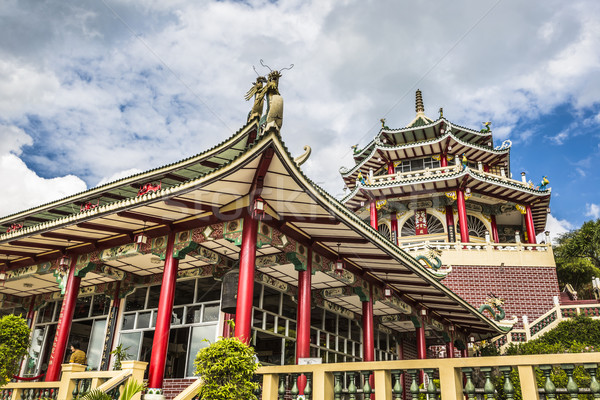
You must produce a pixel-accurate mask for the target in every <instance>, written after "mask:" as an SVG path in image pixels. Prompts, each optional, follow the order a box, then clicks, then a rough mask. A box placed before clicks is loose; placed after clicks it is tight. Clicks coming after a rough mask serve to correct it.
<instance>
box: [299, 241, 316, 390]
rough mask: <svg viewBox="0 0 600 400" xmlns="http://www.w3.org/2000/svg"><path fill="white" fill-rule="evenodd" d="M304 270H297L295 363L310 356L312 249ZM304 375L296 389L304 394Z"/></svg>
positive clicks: (309, 251)
mask: <svg viewBox="0 0 600 400" xmlns="http://www.w3.org/2000/svg"><path fill="white" fill-rule="evenodd" d="M307 258H308V259H307V262H306V271H299V272H298V313H297V315H298V317H297V320H298V325H297V331H296V364H298V359H299V358H307V357H310V285H311V277H312V250H311V249H309V250H308V254H307ZM305 387H306V376H305V375H301V376H299V377H298V389H299V390H300V394H304V388H305Z"/></svg>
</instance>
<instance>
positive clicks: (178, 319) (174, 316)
mask: <svg viewBox="0 0 600 400" xmlns="http://www.w3.org/2000/svg"><path fill="white" fill-rule="evenodd" d="M182 323H183V307H177V308H174V309H173V312H172V313H171V324H173V325H181V324H182Z"/></svg>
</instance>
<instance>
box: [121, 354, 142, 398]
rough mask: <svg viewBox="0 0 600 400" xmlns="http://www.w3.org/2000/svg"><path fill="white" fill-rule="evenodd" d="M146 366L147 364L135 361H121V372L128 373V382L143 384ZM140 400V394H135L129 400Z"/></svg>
mask: <svg viewBox="0 0 600 400" xmlns="http://www.w3.org/2000/svg"><path fill="white" fill-rule="evenodd" d="M147 366H148V363H147V362H144V361H135V360H127V361H121V370H123V371H130V372H131V377H129V379H128V381H129V380H131V381H136V382H139V383H143V382H144V373H145V372H146V367H147ZM141 398H142V394H141V393H137V394H136V395H135V396H133V398H132V399H131V400H140V399H141Z"/></svg>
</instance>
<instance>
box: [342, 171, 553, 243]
mask: <svg viewBox="0 0 600 400" xmlns="http://www.w3.org/2000/svg"><path fill="white" fill-rule="evenodd" d="M437 170H438V171H433V172H431V171H427V170H422V171H416V172H415V173H412V174H411V175H413V177H410V178H403V179H400V180H396V179H394V178H393V175H388V176H387V177H388V178H390V179H387V178H386V177H374V178H373V182H367V183H366V184H362V183H360V182H357V184H356V186H355V187H354V189H353V190H352V191H351V192H350V193H349V194H348V195H346V196H345V197H344V198H342V199H341V200H340V202H341V203H343V204H345V205H346V206H347V207H348V208H350V209H352V210H356V209H358V208H359V207H360V204H361V202H364V203H367V202H368V201H369V198H370V197H372V198H375V199H386V198H400V197H403V196H409V197H414V196H418V195H419V191H420V190H423V188H425V187H427V188H429V187H431V189H434V188H437V190H436V191H438V192H440V193H443V192H445V191H452V190H456V188H457V187H458V186H468V187H470V188H471V190H472V191H473V192H474V193H482V194H485V195H488V196H490V197H495V196H497V198H498V199H499V201H501V200H503V199H504V200H506V199H508V198H510V199H511V200H510V201H511V202H514V203H516V204H530V205H531V206H532V211H533V217H534V224H535V229H536V233H539V232H542V231H543V230H544V229H545V225H546V218H547V207H548V204H549V202H550V193H551V189H550V188H548V189H545V190H540V189H538V188H535V187H530V186H529V185H527V184H524V183H522V182H519V181H515V180H513V179H509V178H506V177H502V176H497V175H494V174H490V173H486V172H483V171H479V170H475V169H471V168H465V169H463V168H462V166H453V167H447V168H438V169H437ZM440 170H444V171H445V172H444V173H436V172H441V171H440ZM506 189H508V192H507V191H506ZM505 192H506V193H505ZM367 193H368V194H367ZM495 193H501V194H502V195H496V194H495ZM369 196H370V197H369Z"/></svg>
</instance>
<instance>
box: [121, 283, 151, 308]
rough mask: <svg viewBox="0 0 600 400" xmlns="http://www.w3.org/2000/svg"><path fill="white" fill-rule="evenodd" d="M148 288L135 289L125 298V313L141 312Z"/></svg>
mask: <svg viewBox="0 0 600 400" xmlns="http://www.w3.org/2000/svg"><path fill="white" fill-rule="evenodd" d="M147 290H148V288H137V289H136V290H135V291H134V292H133V293H131V294H130V295H129V296H127V300H126V301H125V311H137V310H143V309H144V304H145V303H146V292H147Z"/></svg>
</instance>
